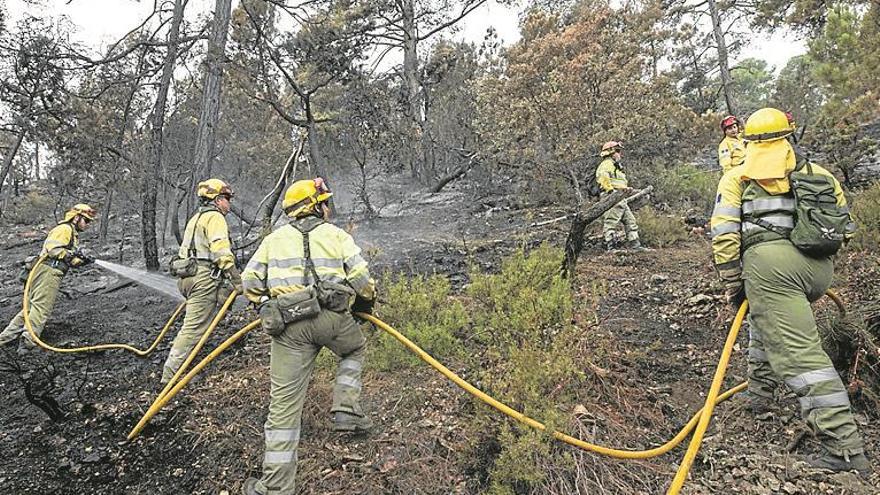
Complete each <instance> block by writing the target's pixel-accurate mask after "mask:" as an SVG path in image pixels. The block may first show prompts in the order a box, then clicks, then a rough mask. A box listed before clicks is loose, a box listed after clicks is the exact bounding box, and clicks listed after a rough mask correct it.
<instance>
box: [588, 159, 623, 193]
mask: <svg viewBox="0 0 880 495" xmlns="http://www.w3.org/2000/svg"><path fill="white" fill-rule="evenodd" d="M596 182H597V183H598V184H599V187H601V188H602V190H603V191H605V192H611V191H613V190H615V189H626V188H627V187H629V183H628V182H627V180H626V174H625V173H623V170H621V168H620V167H619V166H618V165H617V163H616V162H615V161H614V159H613V158H611V157H608V158H606V159H604V160H602V163H600V164H599V166H598V167H597V168H596Z"/></svg>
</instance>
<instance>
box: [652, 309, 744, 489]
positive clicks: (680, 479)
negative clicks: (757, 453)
mask: <svg viewBox="0 0 880 495" xmlns="http://www.w3.org/2000/svg"><path fill="white" fill-rule="evenodd" d="M748 309H749V302H748V301H743V303H742V304H741V305H740V307H739V311H737V312H736V318H734V319H733V325H731V327H730V332H729V333H728V334H727V340H726V341H725V342H724V350H723V351H721V359H719V360H718V367H717V368H715V376H714V377H713V378H712V385H711V386H710V387H709V393H708V394H706V404H705V405H704V406H703V413H704V414H702V415H700V421H699V422H698V423H697V429H696V430H695V431H694V436H693V437H691V443H690V445H688V449H687V452H685V454H684V459H683V460H682V461H681V465H679V467H678V472H676V473H675V478H673V480H672V484H671V485H670V486H669V490H668V491H667V492H666V493H667V495H678V492H679V491H681V487H682V486H684V482H685V480H687V475H688V473H689V472H690V470H691V465H693V463H694V459H695V458H696V457H697V451H699V450H700V446H701V445H702V444H703V435H705V434H706V429H707V428H709V421H710V420H711V419H712V410H713V409H714V408H715V399H716V397H718V392H719V391H720V390H721V382H723V381H724V373H725V372H726V371H727V363H728V362H729V361H730V353H731V352H733V345H734V344H735V343H736V337H737V335H739V329H740V327H742V322H743V318H745V316H746V312H747V311H748Z"/></svg>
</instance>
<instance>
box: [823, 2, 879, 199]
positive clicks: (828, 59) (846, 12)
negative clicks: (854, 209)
mask: <svg viewBox="0 0 880 495" xmlns="http://www.w3.org/2000/svg"><path fill="white" fill-rule="evenodd" d="M878 20H880V6H878V5H877V4H872V5H871V6H870V7H869V8H868V10H867V11H866V12H864V14H861V13H860V12H859V11H857V10H856V9H853V8H850V7H846V6H843V5H839V6H836V7H834V8H833V9H831V10H829V12H828V19H827V23H826V24H825V26H824V30H823V31H822V33H821V35H820V36H818V37H816V38H815V39H813V40H812V41H810V43H809V47H810V49H809V52H808V56H809V57H810V58H811V59H812V60H813V61H814V63H813V71H812V73H813V77H815V79H816V80H817V81H818V82H819V84H820V85H821V89H822V92H823V93H824V95H825V100H826V101H825V103H824V105H823V106H822V109H821V112H820V114H819V118H818V119H817V122H816V123H815V125H813V126H812V127H811V128H810V129H809V131H815V132H808V134H807V139H808V140H809V143H808V144H811V145H814V147H815V148H817V149H818V150H820V151H822V152H824V154H825V156H826V158H827V160H828V164H829V165H832V166H834V167H837V168H839V169H840V170H841V171H843V173H844V176H845V181H846V182H847V183H848V182H849V178H850V174H851V172H852V168H853V166H854V165H855V163H856V162H857V161H858V159H859V157H861V156H862V155H863V154H864V153H865V151H866V147H867V146H869V143H867V141H866V140H863V139H860V135H859V133H860V124H861V123H863V122H869V121H871V120H873V119H876V118H877V117H878V116H880V102H878V100H877V96H876V95H877V92H878V91H880V83H878V79H877V77H876V73H877V70H878V67H880V29H878Z"/></svg>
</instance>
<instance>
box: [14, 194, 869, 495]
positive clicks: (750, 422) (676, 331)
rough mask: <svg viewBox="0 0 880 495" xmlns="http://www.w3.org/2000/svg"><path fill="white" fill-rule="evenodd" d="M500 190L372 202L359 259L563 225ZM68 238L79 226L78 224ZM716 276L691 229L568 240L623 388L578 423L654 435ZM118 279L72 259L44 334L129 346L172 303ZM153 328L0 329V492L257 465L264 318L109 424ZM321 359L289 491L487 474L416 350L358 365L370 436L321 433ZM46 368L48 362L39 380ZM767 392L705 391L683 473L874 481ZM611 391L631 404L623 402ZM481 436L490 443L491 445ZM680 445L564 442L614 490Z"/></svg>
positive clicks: (704, 321)
mask: <svg viewBox="0 0 880 495" xmlns="http://www.w3.org/2000/svg"><path fill="white" fill-rule="evenodd" d="M503 204H504V202H503V201H493V202H492V203H491V204H482V205H481V204H477V205H474V204H473V203H472V202H469V201H466V200H465V198H463V197H461V196H457V195H456V194H454V193H451V194H449V195H448V196H447V197H445V198H444V199H443V200H442V201H436V202H426V201H425V200H423V199H421V198H413V199H411V201H410V202H409V203H408V204H404V205H402V206H399V207H398V209H397V210H394V209H391V210H389V212H393V213H395V214H396V215H397V214H399V215H397V216H389V217H387V218H382V219H378V220H374V221H373V222H371V223H366V222H365V223H361V224H359V225H358V226H357V229H355V237H356V238H357V239H358V240H359V242H360V243H361V244H362V245H363V246H364V247H365V251H366V253H367V255H368V257H370V258H371V259H372V261H373V266H374V267H375V268H376V269H377V270H383V271H393V272H397V273H413V272H416V273H442V274H445V275H447V276H449V277H450V278H451V279H452V280H453V281H454V282H455V286H457V287H460V286H461V285H462V284H464V283H466V279H467V276H466V274H467V270H468V269H469V267H470V266H474V265H475V266H477V267H479V268H480V269H483V270H489V271H495V270H496V269H497V267H498V266H499V265H500V260H501V258H502V257H503V256H504V255H506V254H508V253H510V252H511V251H512V250H514V249H517V248H519V247H531V246H534V245H536V244H537V243H540V242H542V241H543V240H549V241H550V242H553V243H555V244H561V243H562V242H563V241H564V236H565V231H566V229H567V227H568V223H567V222H564V221H562V222H556V223H551V224H547V225H544V226H541V227H533V226H532V225H533V224H535V223H536V222H542V221H547V220H551V219H553V218H556V217H558V216H559V215H561V214H562V213H561V212H560V211H559V210H550V209H548V210H542V211H532V210H511V209H509V208H507V207H505V206H500V205H503ZM8 231H9V232H10V234H9V235H8V237H7V238H6V239H0V247H2V248H3V249H2V250H0V267H2V270H0V271H2V273H6V274H7V276H6V277H4V280H3V281H2V285H0V318H2V322H3V323H5V322H6V321H8V319H9V318H11V317H12V316H13V314H14V313H15V312H16V311H18V309H19V304H20V289H21V285H20V283H19V282H17V281H16V280H14V278H15V273H16V272H17V269H16V267H15V266H14V263H15V261H17V260H18V259H21V258H23V257H24V256H25V255H27V254H30V253H32V252H33V251H35V250H36V249H37V248H38V246H39V241H40V240H41V237H42V235H43V233H42V232H41V229H34V230H27V229H9V230H8ZM30 240H32V242H30ZM85 242H86V243H89V242H91V243H92V246H95V245H96V244H95V242H96V241H94V239H86V241H85ZM133 242H136V240H135V241H128V243H126V242H121V243H120V242H119V241H118V240H116V241H114V242H112V243H111V244H110V245H108V246H107V247H106V249H105V250H104V251H103V254H102V252H101V249H100V247H99V248H98V249H97V250H98V251H99V254H102V255H103V256H106V257H111V256H112V258H113V259H116V253H117V251H116V249H117V248H118V246H119V245H123V246H125V247H126V249H125V250H124V258H123V262H126V261H128V262H131V261H133V260H134V259H135V258H136V257H137V249H136V247H134V246H133V245H132V244H131V243H133ZM845 261H846V262H845V263H844V266H842V267H841V268H842V269H841V270H840V271H839V273H841V274H843V275H842V276H843V277H844V278H842V279H841V280H840V281H839V283H838V285H839V286H841V287H842V294H843V296H844V297H845V298H846V299H847V301H848V302H850V304H853V305H857V304H858V301H866V300H870V298H876V297H877V293H878V289H877V287H878V282H877V281H878V280H880V278H878V277H877V275H878V274H877V268H876V264H873V265H872V264H870V263H868V262H865V261H864V258H857V259H851V260H845ZM714 279H715V275H714V273H713V272H712V269H711V268H710V264H709V255H708V245H707V243H706V241H705V240H704V239H700V238H695V239H693V240H692V241H689V242H687V243H685V244H682V245H679V246H676V247H674V248H668V249H664V250H658V251H653V252H648V253H639V254H627V253H618V254H605V253H601V252H598V251H596V250H595V249H592V250H590V249H588V251H587V252H586V253H585V254H584V257H583V259H582V260H581V262H580V264H579V266H578V272H577V279H576V281H575V287H576V290H577V293H578V296H579V297H580V298H582V299H583V300H584V301H587V302H588V303H587V306H591V305H592V307H593V308H594V310H595V314H596V316H595V317H594V316H590V315H588V314H587V313H585V314H584V315H579V316H578V321H577V324H578V325H579V326H581V327H582V328H583V330H584V332H588V333H589V335H590V338H591V339H593V341H594V344H595V345H596V346H597V347H598V346H602V347H603V348H604V349H607V351H608V352H609V353H610V355H609V356H608V359H606V360H605V362H609V363H611V364H610V366H608V368H609V369H607V370H604V371H606V372H608V373H610V374H611V376H614V377H615V379H616V380H617V381H618V382H620V383H622V384H624V385H625V386H626V388H627V389H629V390H632V391H634V392H633V394H632V395H630V396H625V397H619V396H616V395H612V394H607V395H602V396H599V397H596V398H595V401H594V402H595V405H596V406H597V407H599V408H601V409H596V410H595V411H589V412H590V413H591V415H592V416H593V417H594V418H599V419H601V423H600V424H601V425H603V427H604V428H605V431H601V429H600V430H599V431H598V432H597V431H596V430H595V428H594V429H593V431H592V432H593V434H595V435H596V438H597V439H598V440H600V441H608V442H609V443H613V444H615V445H617V446H626V445H632V446H635V445H649V444H651V445H653V444H657V443H660V442H662V441H665V439H667V438H669V437H671V436H672V435H673V434H674V433H675V432H676V431H677V429H678V428H679V427H680V426H681V425H682V424H684V422H685V421H686V420H687V419H688V417H689V416H690V415H691V414H692V413H693V411H695V410H696V409H698V408H699V407H700V406H701V405H702V401H703V394H704V392H705V390H706V389H707V388H708V386H709V383H710V381H711V376H712V373H713V371H714V366H715V364H716V361H717V359H718V355H719V351H720V349H721V345H722V343H723V341H724V337H725V335H726V331H727V325H728V324H729V320H730V317H731V316H732V314H731V311H730V310H728V309H727V308H726V307H725V305H724V304H723V303H722V301H721V297H720V294H719V290H718V287H717V286H716V285H714V283H713V281H714ZM118 282H119V281H118V280H117V279H116V278H115V277H114V276H113V275H111V274H107V273H104V272H102V271H101V270H100V269H98V268H88V269H86V270H83V271H81V272H77V273H71V274H70V275H69V276H68V277H66V280H65V281H64V285H63V287H64V291H65V292H66V293H67V296H61V297H60V298H59V301H58V303H57V305H56V310H55V312H54V313H53V315H52V318H51V320H50V323H49V324H48V326H47V328H46V331H45V333H44V336H45V339H46V340H47V341H49V342H53V343H56V344H63V345H75V344H84V343H97V342H108V341H119V342H130V343H135V344H137V345H138V346H139V347H146V346H147V345H148V344H149V342H150V341H151V340H152V338H153V337H154V336H155V335H156V333H157V332H158V330H159V328H161V326H162V324H164V321H165V319H166V318H167V317H168V315H169V314H170V313H171V311H172V310H173V308H174V303H173V302H169V301H166V300H164V299H162V298H161V297H160V296H157V295H153V294H152V293H151V292H149V291H148V290H146V289H143V288H139V287H126V288H123V289H120V290H117V291H113V292H109V293H104V288H105V287H113V286H114V285H115V284H117V283H118ZM817 311H818V313H819V314H820V316H822V315H826V314H828V312H829V311H830V307H829V305H827V304H825V303H819V304H818V308H817ZM255 317H256V315H254V314H253V313H252V312H250V311H249V310H237V311H236V312H234V314H233V315H231V316H230V317H227V318H226V319H225V321H224V322H223V324H222V325H221V326H220V327H219V328H218V330H217V332H216V333H215V335H214V336H213V337H212V338H211V340H210V342H209V343H208V345H207V348H213V347H214V346H216V345H217V344H218V343H219V342H221V341H222V340H223V339H224V338H226V337H227V336H228V335H230V334H231V333H232V332H234V331H235V330H236V329H238V328H240V327H241V326H243V325H244V324H246V323H247V322H248V321H250V320H252V319H253V318H255ZM390 323H392V324H394V323H395V322H390ZM169 345H170V337H169V338H167V339H166V340H165V342H164V343H163V344H162V345H161V346H160V348H159V350H158V351H157V352H156V353H155V354H153V355H152V356H150V357H147V358H137V357H135V356H132V355H129V354H126V353H122V352H104V353H100V354H93V355H73V356H61V355H57V354H47V353H43V352H42V351H35V352H31V353H29V354H26V355H24V356H20V355H19V354H18V353H17V352H16V349H15V347H14V346H7V347H6V348H3V349H2V350H0V366H2V367H3V369H4V370H5V371H4V372H0V394H2V396H3V397H4V399H3V407H2V412H0V452H3V461H2V462H0V492H2V493H16V494H18V493H39V494H43V493H59V494H68V493H69V494H74V493H76V494H81V493H90V494H92V493H94V494H117V493H126V494H129V493H132V494H137V493H145V494H146V493H151V494H154V493H160V494H165V493H167V494H181V493H211V494H214V493H237V492H238V490H239V489H240V485H241V483H242V481H243V480H244V479H245V478H246V477H247V476H249V475H252V476H254V475H257V474H258V472H259V466H260V458H261V456H262V448H263V447H262V423H263V421H264V420H265V414H266V405H267V396H268V388H269V386H268V337H266V336H265V335H263V334H262V333H260V332H255V333H253V334H251V335H249V336H248V337H246V338H245V339H243V340H242V341H241V342H239V343H238V344H236V345H235V346H234V347H233V348H231V349H230V350H229V351H228V352H227V353H225V354H224V355H223V356H221V357H220V358H219V359H218V360H217V361H215V362H214V363H213V364H212V365H211V366H210V367H209V368H208V369H207V370H206V372H205V373H203V374H202V375H201V376H200V378H199V379H197V380H196V381H195V382H194V383H192V384H191V385H190V386H188V387H187V388H186V389H185V390H184V392H183V393H181V394H180V395H179V396H178V398H177V399H176V400H175V401H173V402H172V404H170V407H167V408H166V409H165V410H164V411H163V412H162V413H161V414H160V415H159V416H157V417H156V418H155V419H154V420H153V422H152V423H151V424H150V425H149V426H148V428H147V429H146V430H145V431H144V433H143V434H142V435H141V437H139V438H138V439H136V440H135V441H133V442H126V441H125V437H126V434H127V433H128V431H129V430H130V429H131V427H132V426H134V424H135V423H136V422H137V420H138V419H139V418H140V417H141V415H142V414H143V412H144V411H145V409H146V408H147V407H148V406H149V404H150V403H151V402H152V400H153V398H154V396H155V394H156V393H157V392H158V390H159V387H158V380H159V376H160V372H161V364H162V361H163V360H164V358H165V356H166V355H167V349H168V346H169ZM745 346H746V344H745V337H741V339H740V344H739V348H738V350H739V354H738V355H737V357H736V358H735V359H734V360H733V363H732V366H731V369H730V371H729V373H728V376H729V378H728V380H727V384H728V385H732V384H734V383H737V382H739V381H741V380H742V379H743V378H744V376H745V359H744V357H743V355H742V352H743V351H744V349H745ZM322 356H323V355H322ZM333 366H334V365H333V364H332V360H331V359H329V357H328V356H323V357H322V358H320V362H319V366H318V367H317V372H316V374H315V377H314V379H313V382H312V385H311V388H310V392H309V398H308V400H307V402H306V411H305V414H304V420H303V434H302V438H303V439H302V442H301V444H300V451H299V458H300V471H299V475H298V486H299V491H300V493H305V494H312V493H315V494H318V493H320V494H333V493H340V494H341V493H346V494H351V493H369V494H384V493H399V494H413V493H419V494H421V493H425V494H435V493H436V494H448V493H468V494H469V493H479V492H480V491H481V490H483V489H485V486H484V485H482V484H481V482H480V480H479V479H477V474H475V472H474V466H475V465H479V464H480V463H481V462H485V461H484V460H481V459H463V458H462V454H461V453H462V452H466V451H468V452H473V451H474V450H473V449H471V447H469V443H470V442H471V440H472V439H469V438H466V436H465V433H463V432H464V431H467V429H466V428H464V425H465V424H466V423H467V422H468V421H469V416H470V415H471V414H472V412H473V410H474V405H473V402H472V401H471V400H470V399H469V398H468V397H467V396H466V395H465V394H464V393H463V392H462V391H460V390H458V389H457V388H455V387H454V386H453V385H451V384H450V383H448V382H446V381H445V380H443V379H441V378H440V377H439V376H438V375H437V374H436V373H434V372H433V371H432V370H430V369H428V368H426V367H420V368H416V369H415V370H405V371H400V372H385V373H380V372H375V371H369V370H368V371H367V372H366V375H365V392H364V406H365V408H366V409H367V410H368V411H371V413H372V416H373V419H374V421H375V422H376V423H377V425H378V427H377V431H376V432H375V433H374V434H373V435H371V436H369V437H346V436H338V435H334V434H332V433H331V432H330V417H329V413H328V408H329V405H330V395H331V390H332V388H331V387H332V374H333ZM451 367H453V368H454V367H455V363H451ZM47 377H52V381H51V383H47ZM24 383H31V384H32V388H33V390H32V392H35V393H36V394H37V395H40V394H43V395H46V396H48V397H52V398H53V399H54V400H56V401H57V403H58V404H59V405H60V406H61V408H62V409H63V411H64V414H65V417H64V419H63V420H62V421H59V422H52V421H50V420H49V419H48V417H47V415H46V414H45V413H43V412H42V411H41V410H40V409H38V408H37V407H35V406H34V405H32V404H31V403H30V402H29V401H28V400H27V399H26V397H25V392H24V389H25V387H24V385H23V384H24ZM618 390H619V389H618ZM621 401H625V402H626V406H627V407H625V408H624V407H623V406H622V404H621ZM780 402H781V404H783V405H784V413H783V414H781V415H777V416H775V417H772V418H765V419H761V420H759V419H756V418H754V417H752V415H751V413H749V412H747V411H746V410H745V409H744V407H743V404H744V403H743V401H742V399H741V398H735V399H733V400H731V401H729V402H728V403H725V404H723V405H721V406H719V407H718V409H717V415H716V417H715V420H714V421H713V424H712V426H711V428H710V429H709V432H708V435H707V438H706V442H705V444H704V447H703V449H702V450H701V453H700V455H699V456H698V458H697V464H696V465H695V466H694V469H693V470H692V477H691V480H690V481H689V483H688V484H687V487H686V493H691V494H709V493H745V494H769V493H787V494H814V493H852V494H876V493H880V489H878V488H877V486H878V484H880V483H878V478H877V476H876V475H875V476H874V477H873V478H871V479H869V480H861V479H859V478H857V477H855V476H854V475H852V474H849V473H844V474H838V475H829V474H827V473H822V472H817V471H811V470H808V469H806V468H805V467H804V465H803V464H800V463H798V462H796V461H797V459H798V456H799V455H802V454H805V453H809V452H812V451H814V450H815V448H816V445H815V442H814V441H813V440H811V439H810V438H809V435H807V436H806V437H805V438H803V439H802V440H800V441H798V442H794V440H795V439H798V438H800V437H801V435H800V434H799V432H800V431H801V426H800V424H801V423H800V421H799V420H798V417H797V415H796V410H795V403H796V401H794V399H793V398H792V397H791V396H781V397H780ZM857 406H858V407H860V409H859V410H858V412H857V418H858V419H859V421H860V423H861V428H862V431H863V433H864V434H865V436H866V439H867V442H868V450H869V451H870V452H876V451H877V448H878V439H880V428H878V426H877V423H876V411H873V412H871V411H865V410H864V408H863V404H861V403H859V402H857ZM624 410H630V411H631V410H640V411H642V414H640V415H638V416H636V417H633V416H627V415H625V414H623V413H622V411H624ZM868 412H871V414H873V415H874V416H870V415H868V414H866V413H868ZM573 414H574V412H573ZM573 417H574V416H573ZM498 421H499V422H502V421H506V420H505V419H502V418H499V420H498ZM573 423H575V421H574V420H573ZM789 444H792V445H789ZM789 447H791V448H789ZM560 448H563V449H565V448H567V447H560ZM483 450H484V451H485V452H486V455H491V452H492V451H493V447H492V446H486V448H485V449H483ZM479 451H480V450H479V449H477V452H479ZM682 453H683V449H677V450H675V451H673V453H671V454H667V455H665V456H663V457H660V458H659V459H655V460H651V461H644V462H637V463H630V464H625V465H624V464H622V463H621V462H620V461H606V460H604V459H601V458H598V457H596V456H593V455H592V454H587V455H583V456H580V457H579V459H581V461H582V462H584V463H594V464H597V465H606V464H607V465H608V466H617V467H623V466H625V468H626V469H627V470H628V471H629V472H630V474H631V477H632V479H633V480H634V481H633V483H634V484H632V485H629V486H619V485H615V486H611V485H608V486H606V488H605V490H606V492H607V493H621V494H625V493H637V492H640V491H641V492H646V491H647V492H650V491H651V490H646V489H645V488H644V487H647V486H650V487H662V486H664V485H665V484H666V483H668V480H670V479H671V478H672V476H673V474H674V472H675V466H676V464H677V462H678V461H679V460H680V457H681V455H682ZM600 476H601V474H600ZM636 480H637V481H638V484H636Z"/></svg>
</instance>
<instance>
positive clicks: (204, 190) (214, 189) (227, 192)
mask: <svg viewBox="0 0 880 495" xmlns="http://www.w3.org/2000/svg"><path fill="white" fill-rule="evenodd" d="M197 194H198V195H199V197H200V198H206V199H215V198H217V196H220V195H224V196H227V197H229V198H232V197H233V196H235V193H234V192H232V188H231V187H229V184H227V183H225V182H223V181H222V180H220V179H208V180H206V181H202V182H199V187H198V190H197Z"/></svg>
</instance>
